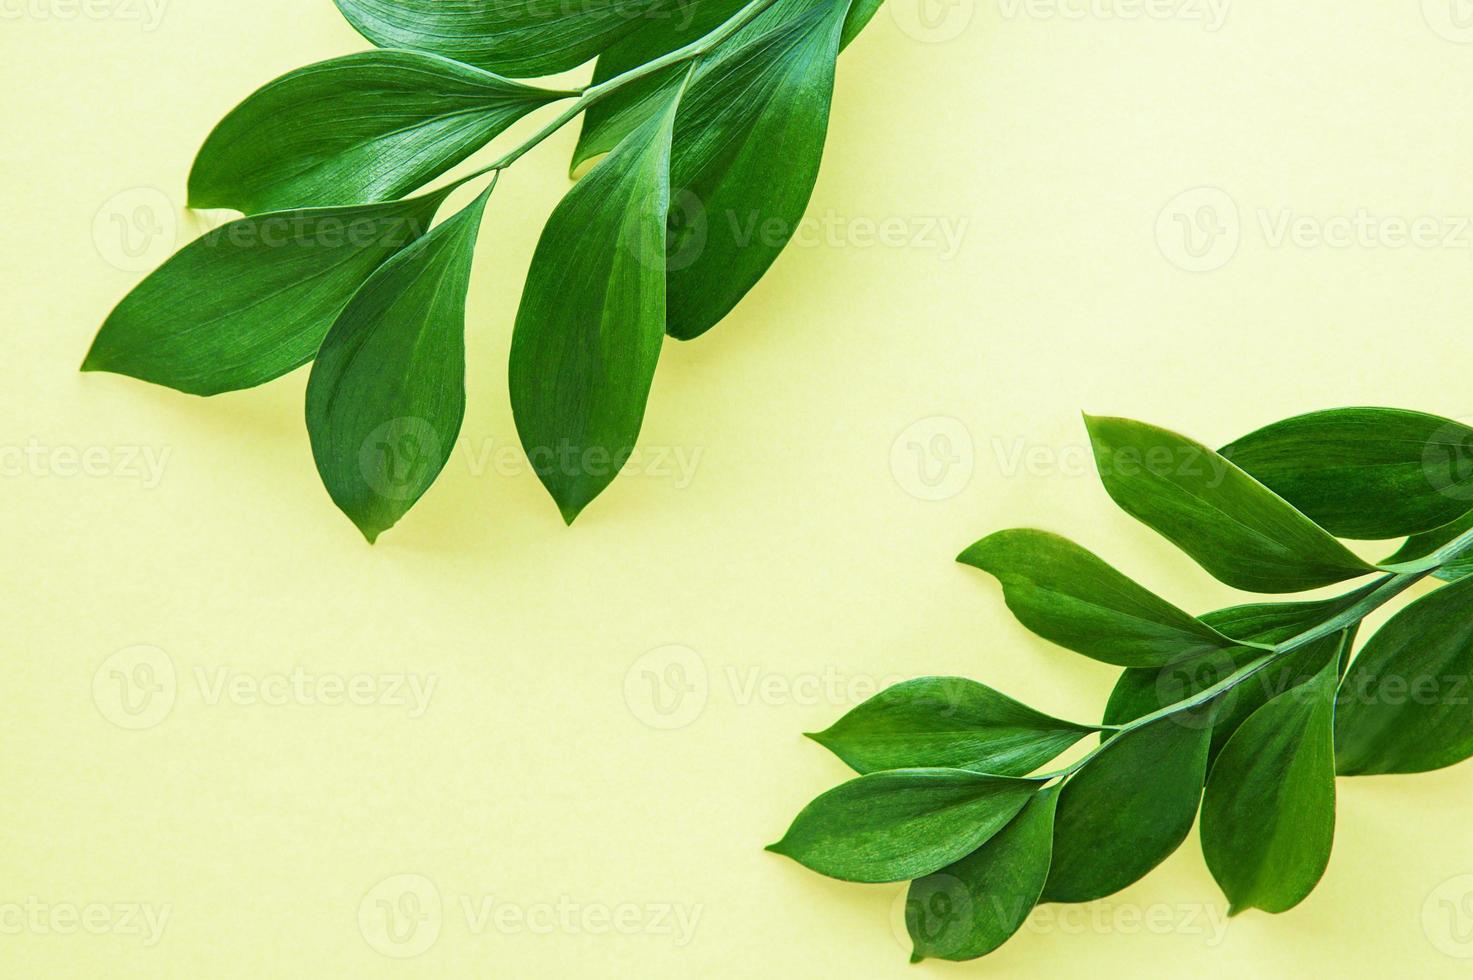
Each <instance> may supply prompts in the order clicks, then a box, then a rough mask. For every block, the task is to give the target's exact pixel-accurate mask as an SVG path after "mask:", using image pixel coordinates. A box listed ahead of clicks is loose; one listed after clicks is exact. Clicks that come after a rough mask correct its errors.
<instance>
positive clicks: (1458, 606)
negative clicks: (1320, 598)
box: [1335, 578, 1473, 776]
mask: <svg viewBox="0 0 1473 980" xmlns="http://www.w3.org/2000/svg"><path fill="white" fill-rule="evenodd" d="M1470 704H1473V578H1463V579H1460V580H1458V581H1457V582H1454V583H1453V584H1451V585H1445V586H1443V587H1442V588H1440V589H1438V590H1437V591H1436V592H1433V593H1432V594H1431V595H1428V596H1424V597H1423V598H1421V599H1418V600H1417V601H1416V602H1414V603H1412V604H1411V605H1410V606H1407V607H1406V608H1405V609H1403V610H1402V611H1401V612H1399V613H1397V614H1396V615H1395V616H1393V617H1392V618H1391V619H1390V620H1389V621H1388V622H1387V623H1386V624H1385V625H1384V626H1382V627H1381V628H1380V629H1379V630H1377V631H1376V635H1375V636H1372V637H1371V638H1370V640H1368V641H1367V642H1366V645H1365V649H1363V650H1362V651H1361V652H1360V655H1359V656H1357V657H1356V658H1355V660H1354V661H1353V662H1352V663H1351V665H1350V670H1349V671H1348V672H1347V673H1346V675H1345V680H1344V682H1343V683H1342V684H1341V686H1340V694H1339V700H1338V703H1337V705H1336V709H1335V759H1336V764H1337V767H1338V769H1339V771H1340V773H1341V774H1342V775H1347V776H1364V775H1370V774H1374V773H1404V772H1429V771H1431V770H1433V769H1441V768H1443V767H1444V766H1450V765H1453V764H1454V763H1458V762H1462V761H1463V760H1464V759H1467V758H1469V757H1473V708H1470Z"/></svg>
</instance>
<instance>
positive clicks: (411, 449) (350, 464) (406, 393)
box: [307, 185, 494, 542]
mask: <svg viewBox="0 0 1473 980" xmlns="http://www.w3.org/2000/svg"><path fill="white" fill-rule="evenodd" d="M493 186H494V185H493ZM490 194H491V188H489V187H488V188H487V189H486V191H485V192H484V193H483V194H481V196H480V197H479V198H477V199H476V200H475V202H473V203H472V204H471V205H470V206H468V207H466V208H465V209H464V210H462V211H460V212H459V213H457V214H456V215H455V216H454V217H452V218H450V219H449V220H448V221H445V222H444V223H442V224H441V225H439V226H438V227H436V228H435V229H434V230H433V231H431V232H430V233H429V234H428V235H426V236H425V237H424V238H422V239H420V240H419V241H417V242H415V243H414V244H413V245H411V246H410V247H409V248H406V249H405V250H404V251H402V252H400V253H399V254H398V255H396V256H394V257H393V258H392V259H390V260H389V261H388V262H385V263H384V265H383V266H382V267H381V268H380V269H379V270H378V271H377V272H375V273H374V274H373V276H372V278H370V279H369V280H368V282H367V283H365V284H364V286H363V288H362V289H361V290H359V291H358V294H357V295H356V296H354V297H353V300H352V302H350V303H349V304H348V306H347V308H346V309H345V310H343V313H342V315H341V316H340V317H338V320H337V322H336V323H335V324H333V328H332V330H331V331H329V332H328V335H327V339H326V340H325V341H323V344H322V350H321V351H320V352H319V353H318V355H317V363H316V364H315V365H313V368H312V377H311V379H310V381H309V382H308V385H307V430H308V432H309V433H310V434H311V437H312V453H313V456H314V457H316V460H317V471H318V472H319V473H320V474H321V475H322V482H323V484H324V485H325V486H326V487H327V491H328V493H329V494H331V496H332V499H333V501H334V502H335V503H336V504H337V505H338V506H339V507H340V508H342V510H343V513H345V514H347V515H348V517H350V518H351V519H352V521H353V523H354V524H356V525H358V529H359V530H360V531H362V532H363V536H364V537H366V538H367V539H368V540H369V541H370V542H372V541H374V540H375V539H376V538H377V537H378V536H379V534H381V533H382V532H383V531H385V530H387V529H388V528H390V527H393V526H394V524H395V523H396V522H398V520H399V518H401V517H403V516H404V514H405V513H407V512H408V511H409V508H411V507H413V506H414V503H415V501H417V500H418V499H419V498H420V497H421V496H422V495H423V494H424V492H425V491H426V490H428V489H429V486H430V484H431V483H433V482H434V481H435V478H436V477H437V476H439V474H440V470H441V469H442V468H444V465H445V461H446V460H447V459H449V457H450V453H451V451H452V450H453V449H454V447H455V439H456V437H457V436H458V435H459V433H460V423H461V419H462V418H463V417H464V416H465V297H466V290H467V288H468V286H469V284H470V273H471V258H472V255H473V254H474V252H475V247H476V237H477V234H478V232H479V230H480V226H481V216H482V214H483V213H484V212H485V208H486V199H487V198H488V197H489V196H490Z"/></svg>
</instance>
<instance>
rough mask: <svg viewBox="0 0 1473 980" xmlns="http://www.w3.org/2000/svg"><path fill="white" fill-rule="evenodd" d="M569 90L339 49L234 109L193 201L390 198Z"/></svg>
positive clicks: (194, 180) (421, 57)
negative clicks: (338, 53) (344, 53)
mask: <svg viewBox="0 0 1473 980" xmlns="http://www.w3.org/2000/svg"><path fill="white" fill-rule="evenodd" d="M567 94H568V93H564V92H548V91H544V90H542V89H536V88H530V87H528V86H526V85H521V84H519V83H517V82H512V81H508V80H507V79H505V78H501V77H499V76H496V75H492V74H489V73H487V72H484V71H482V70H480V69H479V68H472V67H470V66H469V65H463V64H460V63H459V62H455V61H450V60H448V59H445V58H441V57H438V56H436V55H431V54H421V53H418V52H414V51H367V52H363V53H361V54H351V55H348V56H347V57H344V58H334V59H333V60H331V61H324V62H321V63H320V64H316V65H312V66H310V67H307V68H301V69H298V70H297V71H294V72H292V73H291V74H289V75H284V76H282V77H281V78H278V79H277V80H276V81H274V82H272V83H270V84H269V85H267V86H265V87H264V88H262V89H260V90H259V91H258V92H256V93H255V94H254V95H252V96H251V97H250V98H248V99H246V100H245V101H244V102H242V103H241V104H240V105H239V106H237V107H236V108H235V110H234V111H232V112H231V113H230V115H228V116H226V117H225V119H224V120H223V121H221V123H220V124H219V125H218V126H216V127H215V131H214V132H212V133H211V134H210V137H209V139H207V140H206V141H205V145H204V148H203V149H201V150H200V152H199V156H198V157H197V158H196V159H195V161H194V170H193V172H192V173H190V175H189V203H190V206H191V207H196V208H234V209H236V210H238V211H245V212H246V213H248V214H249V213H253V212H258V211H274V210H277V209H280V208H289V207H318V206H324V205H332V204H338V205H341V204H357V203H360V202H367V201H385V200H391V199H393V198H397V197H401V196H403V195H404V194H406V193H408V192H409V191H412V190H414V189H415V188H417V187H420V186H423V185H424V184H426V183H428V182H429V181H430V180H432V179H433V178H435V177H437V176H439V175H440V174H442V173H444V172H445V171H446V170H448V169H450V168H451V167H453V166H454V165H455V164H457V163H459V162H460V161H462V160H464V159H465V158H466V157H468V156H470V155H471V154H472V153H474V152H475V151H476V150H477V149H479V148H480V147H482V146H484V145H485V144H486V143H487V142H488V141H490V140H491V139H492V138H493V137H495V136H496V135H497V134H499V133H501V132H502V131H504V130H505V129H506V128H507V127H508V126H510V125H511V124H512V123H514V122H516V121H517V120H518V119H520V118H521V117H522V116H524V115H526V114H527V113H528V112H531V111H532V110H533V109H536V108H537V107H538V106H542V105H546V104H547V103H548V102H552V101H554V100H556V99H559V98H563V97H565V96H566V95H567Z"/></svg>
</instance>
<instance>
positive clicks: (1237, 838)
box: [1202, 661, 1339, 915]
mask: <svg viewBox="0 0 1473 980" xmlns="http://www.w3.org/2000/svg"><path fill="white" fill-rule="evenodd" d="M1338 677H1339V670H1338V665H1337V664H1336V663H1335V662H1334V661H1331V662H1330V663H1327V664H1326V665H1325V667H1324V669H1323V670H1321V671H1320V673H1319V675H1318V676H1317V677H1315V678H1314V679H1313V680H1311V681H1310V682H1309V683H1307V684H1304V685H1302V686H1300V687H1297V688H1294V689H1293V690H1291V691H1287V692H1285V693H1284V694H1281V695H1279V696H1278V697H1276V698H1274V699H1273V700H1272V701H1270V702H1269V703H1268V704H1266V705H1264V706H1263V707H1262V708H1259V709H1258V710H1257V711H1256V712H1254V713H1253V715H1252V716H1251V717H1250V718H1249V719H1248V720H1247V721H1246V722H1244V723H1243V725H1242V727H1241V728H1239V729H1238V731H1237V733H1236V734H1234V735H1233V737H1232V738H1231V739H1230V740H1229V741H1228V744H1227V747H1226V748H1224V749H1223V751H1222V755H1221V756H1220V757H1219V758H1218V760H1217V763H1216V765H1214V766H1213V767H1212V776H1211V778H1210V779H1208V781H1207V792H1206V794H1205V796H1204V797H1203V800H1202V853H1203V855H1204V856H1205V857H1206V859H1207V867H1208V868H1209V869H1210V870H1211V871H1212V876H1213V877H1214V878H1216V879H1217V883H1218V885H1220V886H1221V887H1222V890H1223V893H1224V894H1226V895H1227V897H1228V901H1229V902H1230V903H1231V906H1232V907H1231V910H1230V912H1229V914H1232V915H1236V914H1237V913H1238V912H1241V911H1243V910H1244V909H1248V908H1259V909H1263V910H1264V911H1267V912H1286V911H1288V910H1289V909H1291V908H1293V907H1294V906H1296V905H1298V904H1299V903H1300V902H1302V901H1303V900H1304V899H1305V897H1306V896H1308V895H1309V893H1310V892H1311V891H1313V890H1314V886H1315V885H1316V884H1318V883H1319V880H1320V877H1321V876H1322V875H1323V874H1324V872H1325V867H1326V866H1327V865H1328V864H1329V861H1330V848H1331V846H1332V844H1333V843H1334V839H1335V753H1334V736H1333V725H1334V713H1335V684H1336V681H1337V679H1338Z"/></svg>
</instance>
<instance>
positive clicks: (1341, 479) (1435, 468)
mask: <svg viewBox="0 0 1473 980" xmlns="http://www.w3.org/2000/svg"><path fill="white" fill-rule="evenodd" d="M1469 447H1473V429H1470V428H1469V427H1467V426H1466V425H1462V424H1461V423H1458V422H1453V421H1450V420H1448V419H1445V418H1440V417H1439V416H1436V415H1426V414H1424V413H1422V412H1408V411H1403V410H1401V409H1392V408H1341V409H1335V410H1333V411H1328V412H1314V413H1312V414H1309V415H1300V416H1296V417H1295V418H1291V419H1285V420H1284V421H1282V422H1275V423H1274V424H1273V425H1270V426H1267V427H1265V428H1262V429H1259V430H1258V431H1257V432H1254V433H1252V434H1251V435H1246V436H1244V437H1243V438H1241V439H1239V440H1238V441H1236V442H1234V443H1232V444H1231V445H1229V446H1227V447H1225V448H1224V449H1223V450H1222V455H1223V456H1225V457H1227V458H1228V459H1230V460H1232V461H1233V462H1234V463H1236V464H1237V465H1238V466H1241V467H1242V468H1243V469H1244V470H1246V471H1247V472H1248V473H1249V474H1251V475H1252V476H1253V477H1254V479H1256V480H1258V481H1259V482H1260V483H1262V484H1264V485H1265V486H1267V487H1268V488H1269V489H1271V490H1273V491H1274V492H1275V493H1277V494H1278V495H1279V496H1281V497H1283V498H1284V499H1285V500H1287V501H1289V503H1291V504H1293V505H1294V506H1295V507H1297V508H1298V509H1299V510H1300V511H1302V512H1303V513H1304V514H1305V515H1306V516H1307V517H1309V518H1310V519H1311V520H1313V521H1314V522H1315V523H1317V524H1319V525H1320V526H1321V527H1323V528H1324V529H1325V530H1327V531H1329V532H1330V533H1331V534H1335V535H1338V536H1340V537H1343V538H1396V537H1401V536H1402V535H1406V534H1415V533H1418V532H1421V531H1428V530H1431V529H1432V528H1435V527H1439V526H1441V525H1443V524H1446V523H1447V522H1449V521H1451V520H1454V519H1455V518H1457V517H1459V516H1461V515H1462V514H1463V513H1464V512H1465V511H1466V510H1468V508H1469V506H1470V503H1473V471H1467V469H1466V467H1464V466H1462V465H1460V464H1461V460H1462V459H1463V458H1464V456H1465V454H1466V452H1467V450H1468V448H1469Z"/></svg>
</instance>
